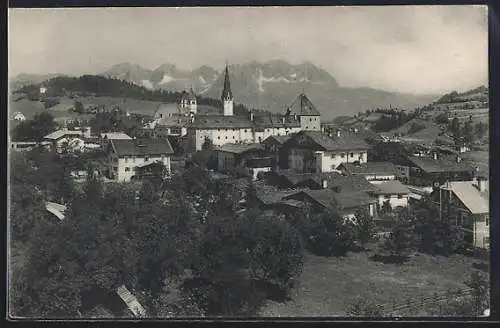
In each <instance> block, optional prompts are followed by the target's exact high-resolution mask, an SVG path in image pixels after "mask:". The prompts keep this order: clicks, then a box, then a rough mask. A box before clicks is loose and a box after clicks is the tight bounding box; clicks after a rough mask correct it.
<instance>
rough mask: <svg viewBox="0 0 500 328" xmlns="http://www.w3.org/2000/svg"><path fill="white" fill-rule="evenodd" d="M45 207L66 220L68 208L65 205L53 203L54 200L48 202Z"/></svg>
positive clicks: (60, 218)
mask: <svg viewBox="0 0 500 328" xmlns="http://www.w3.org/2000/svg"><path fill="white" fill-rule="evenodd" d="M45 208H46V209H47V211H49V212H50V213H52V214H54V215H55V216H56V217H57V218H58V219H59V220H60V221H62V220H64V217H65V215H64V213H65V212H66V209H67V207H66V206H65V205H61V204H57V203H52V202H46V203H45Z"/></svg>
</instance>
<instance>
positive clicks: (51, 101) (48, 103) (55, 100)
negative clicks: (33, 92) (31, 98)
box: [43, 97, 61, 109]
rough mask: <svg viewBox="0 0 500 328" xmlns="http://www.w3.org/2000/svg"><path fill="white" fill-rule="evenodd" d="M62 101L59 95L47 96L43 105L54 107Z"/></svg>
mask: <svg viewBox="0 0 500 328" xmlns="http://www.w3.org/2000/svg"><path fill="white" fill-rule="evenodd" d="M60 102H61V101H60V100H59V98H57V97H52V98H45V99H44V100H43V107H44V108H45V109H47V108H51V107H54V106H55V105H58V104H59V103H60Z"/></svg>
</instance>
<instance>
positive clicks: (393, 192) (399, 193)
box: [370, 180, 410, 210]
mask: <svg viewBox="0 0 500 328" xmlns="http://www.w3.org/2000/svg"><path fill="white" fill-rule="evenodd" d="M375 186H376V187H377V189H376V190H373V191H370V193H371V194H372V195H373V196H375V197H376V198H377V206H378V210H380V209H381V208H382V206H383V205H384V203H385V202H389V204H390V205H391V208H392V209H394V208H397V207H408V200H409V198H410V190H409V189H408V187H407V186H405V185H404V184H402V183H401V181H398V180H390V181H380V182H378V183H376V184H375Z"/></svg>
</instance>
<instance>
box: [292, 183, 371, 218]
mask: <svg viewBox="0 0 500 328" xmlns="http://www.w3.org/2000/svg"><path fill="white" fill-rule="evenodd" d="M285 199H286V200H290V199H293V200H298V201H302V202H305V203H308V204H309V206H310V208H311V209H312V211H313V212H322V211H325V210H330V211H334V212H337V213H338V214H339V215H340V216H341V217H343V218H344V219H347V220H353V221H354V218H355V214H356V212H357V211H358V210H366V211H367V212H368V213H369V215H371V216H375V215H376V207H375V206H376V205H375V204H376V200H375V199H373V198H372V197H370V196H369V195H368V194H367V193H365V192H359V191H353V192H336V191H334V190H332V189H329V188H325V189H318V190H302V191H299V192H298V193H295V194H293V195H290V196H287V197H285Z"/></svg>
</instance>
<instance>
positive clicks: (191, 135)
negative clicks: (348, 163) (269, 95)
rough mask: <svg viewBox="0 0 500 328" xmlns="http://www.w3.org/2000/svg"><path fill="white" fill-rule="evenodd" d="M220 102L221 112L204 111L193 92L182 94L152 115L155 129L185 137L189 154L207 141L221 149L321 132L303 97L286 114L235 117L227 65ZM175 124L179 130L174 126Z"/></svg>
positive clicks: (315, 113) (316, 114) (314, 112)
mask: <svg viewBox="0 0 500 328" xmlns="http://www.w3.org/2000/svg"><path fill="white" fill-rule="evenodd" d="M221 100H222V104H223V108H222V112H221V111H220V110H218V109H216V108H210V110H207V109H208V108H205V107H207V106H203V105H198V104H197V101H196V95H195V94H194V91H193V90H192V89H191V90H190V92H189V93H188V92H184V93H183V94H182V96H181V98H180V100H179V103H178V104H176V105H175V106H171V107H172V108H171V109H169V108H165V109H164V110H163V111H158V112H157V113H156V114H155V116H156V118H157V120H158V123H157V125H156V128H157V129H158V130H159V129H163V130H165V131H166V133H167V134H168V135H179V136H183V135H187V139H188V149H189V151H198V150H202V149H203V144H204V143H205V142H207V140H208V139H209V140H210V141H211V143H212V144H213V145H215V146H221V145H224V144H227V143H233V144H238V143H258V142H261V141H263V140H264V139H266V138H268V137H270V136H286V135H289V134H293V133H296V132H299V131H301V130H317V131H319V130H320V125H321V119H320V118H321V117H320V113H319V112H318V110H317V109H316V108H315V107H314V105H313V104H312V103H311V101H310V100H309V99H308V98H307V96H306V95H305V94H300V95H299V96H298V97H297V99H296V100H295V101H294V102H293V103H292V105H291V106H290V107H289V108H288V109H287V111H286V113H285V114H272V113H265V114H260V113H259V114H254V113H253V112H251V111H250V112H249V113H248V114H247V115H235V114H234V96H233V92H232V90H231V82H230V79H229V69H228V67H227V66H226V68H225V70H224V87H223V90H222V94H221ZM174 107H175V108H174ZM166 111H171V112H172V113H167V112H166ZM176 124H178V125H179V127H178V128H176V127H175V126H174V125H176ZM174 132H175V133H174Z"/></svg>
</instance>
